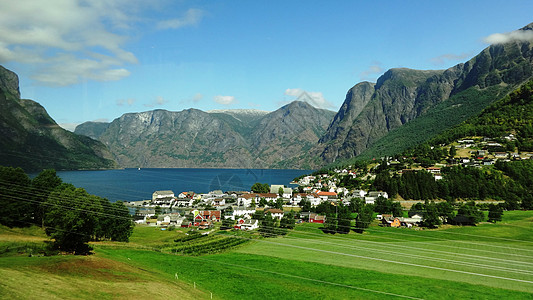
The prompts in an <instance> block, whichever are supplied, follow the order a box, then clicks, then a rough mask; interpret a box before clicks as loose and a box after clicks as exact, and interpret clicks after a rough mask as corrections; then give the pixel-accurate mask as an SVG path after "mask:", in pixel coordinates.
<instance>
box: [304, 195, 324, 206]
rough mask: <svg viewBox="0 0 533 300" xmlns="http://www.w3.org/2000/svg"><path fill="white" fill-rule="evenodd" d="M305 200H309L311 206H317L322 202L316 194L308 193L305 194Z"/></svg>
mask: <svg viewBox="0 0 533 300" xmlns="http://www.w3.org/2000/svg"><path fill="white" fill-rule="evenodd" d="M307 200H309V202H311V206H317V205H319V204H320V202H322V199H320V197H318V195H317V194H309V195H307Z"/></svg>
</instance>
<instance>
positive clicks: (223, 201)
mask: <svg viewBox="0 0 533 300" xmlns="http://www.w3.org/2000/svg"><path fill="white" fill-rule="evenodd" d="M225 204H226V199H224V198H216V199H215V200H213V206H222V205H225Z"/></svg>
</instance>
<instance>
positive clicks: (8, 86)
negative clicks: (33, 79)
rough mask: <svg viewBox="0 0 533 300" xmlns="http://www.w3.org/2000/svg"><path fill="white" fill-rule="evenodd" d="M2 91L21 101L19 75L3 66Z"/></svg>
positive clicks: (0, 72) (1, 74) (0, 67)
mask: <svg viewBox="0 0 533 300" xmlns="http://www.w3.org/2000/svg"><path fill="white" fill-rule="evenodd" d="M0 91H5V92H7V93H9V94H11V95H13V96H15V97H16V98H17V99H20V90H19V77H18V75H17V74H15V73H14V72H12V71H10V70H8V69H6V68H4V67H3V66H0Z"/></svg>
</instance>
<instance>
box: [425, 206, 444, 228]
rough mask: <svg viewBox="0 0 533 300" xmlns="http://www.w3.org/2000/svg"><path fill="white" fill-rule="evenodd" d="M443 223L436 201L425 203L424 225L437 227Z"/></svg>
mask: <svg viewBox="0 0 533 300" xmlns="http://www.w3.org/2000/svg"><path fill="white" fill-rule="evenodd" d="M440 224H441V221H440V218H439V211H438V209H437V205H436V204H435V202H433V201H431V203H426V204H425V205H424V219H423V220H422V226H424V227H427V228H436V227H437V226H438V225H440Z"/></svg>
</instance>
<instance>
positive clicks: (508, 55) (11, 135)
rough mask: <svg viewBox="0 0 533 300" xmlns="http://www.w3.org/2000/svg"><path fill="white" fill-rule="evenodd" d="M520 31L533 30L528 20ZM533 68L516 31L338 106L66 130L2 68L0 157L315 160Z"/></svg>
mask: <svg viewBox="0 0 533 300" xmlns="http://www.w3.org/2000/svg"><path fill="white" fill-rule="evenodd" d="M520 31H527V32H533V23H532V24H529V25H527V26H525V27H523V28H522V29H520ZM519 36H526V35H519ZM530 36H531V35H530ZM531 78H533V45H532V41H531V40H527V39H521V40H518V39H514V40H510V41H508V42H506V43H501V44H494V45H491V46H489V47H487V48H486V49H484V50H483V51H481V53H479V54H478V55H476V56H475V57H473V58H472V59H470V60H468V61H466V62H465V63H461V64H458V65H456V66H453V67H451V68H449V69H446V70H412V69H407V68H396V69H390V70H388V71H387V72H385V73H384V74H383V75H382V76H381V77H379V78H378V80H377V82H376V83H371V82H361V83H358V84H356V85H355V86H353V87H352V88H351V89H349V90H348V92H347V94H346V99H345V101H344V103H343V105H342V106H341V108H340V110H339V111H338V112H337V113H335V112H332V111H328V110H322V109H317V108H315V107H313V106H311V105H309V104H308V103H306V102H302V101H295V102H292V103H290V104H287V105H285V106H283V107H281V108H280V109H278V110H276V111H273V112H264V111H259V110H215V111H208V112H204V111H201V110H197V109H187V110H183V111H179V112H171V111H167V110H153V111H146V112H140V113H128V114H124V115H123V116H121V117H119V118H117V119H115V120H113V121H112V122H110V123H96V122H86V123H83V124H80V125H79V126H78V127H77V128H76V130H75V133H76V134H72V133H69V132H67V131H65V130H62V129H61V128H59V126H57V124H56V123H55V122H54V121H53V120H52V119H51V118H50V117H49V116H48V114H46V111H45V110H44V108H43V107H42V106H40V105H39V104H38V103H36V102H34V101H31V100H23V99H20V93H19V91H18V78H17V77H16V74H14V73H12V72H10V71H8V70H6V69H4V68H1V69H0V91H1V93H0V106H1V108H2V112H1V115H0V133H2V136H1V137H0V144H1V145H2V151H1V153H0V154H1V155H0V158H1V161H0V164H8V165H13V164H15V165H21V166H24V167H36V166H38V167H40V165H41V164H42V163H44V165H46V166H56V165H57V166H58V167H59V168H71V169H76V168H88V167H93V168H101V167H112V166H114V164H113V162H112V161H111V160H110V159H111V158H112V159H113V160H115V161H116V162H117V163H118V166H120V167H204V168H205V167H213V168H220V167H226V168H306V169H315V168H319V167H322V166H324V165H326V164H330V163H342V162H345V161H347V160H351V159H354V158H355V159H360V158H372V157H379V156H385V155H392V154H395V153H399V152H401V151H403V150H405V149H407V148H410V147H414V146H416V145H418V144H420V143H422V142H424V141H427V140H429V139H431V138H433V137H435V136H436V135H437V134H439V133H441V132H443V131H444V130H446V129H448V128H450V127H453V126H455V125H457V124H460V123H461V122H463V121H465V120H467V119H469V118H471V117H473V116H476V115H478V114H479V113H480V112H481V111H482V110H483V109H485V108H486V107H488V106H489V105H491V104H492V103H493V102H495V101H496V100H498V99H501V98H502V97H503V96H505V95H507V94H508V93H509V92H511V91H513V90H515V89H517V88H518V87H520V86H521V85H522V84H523V83H524V82H526V81H528V80H530V79H531ZM95 140H98V141H95ZM56 153H59V154H60V155H56ZM56 157H57V162H55V163H52V161H53V160H54V159H56Z"/></svg>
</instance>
